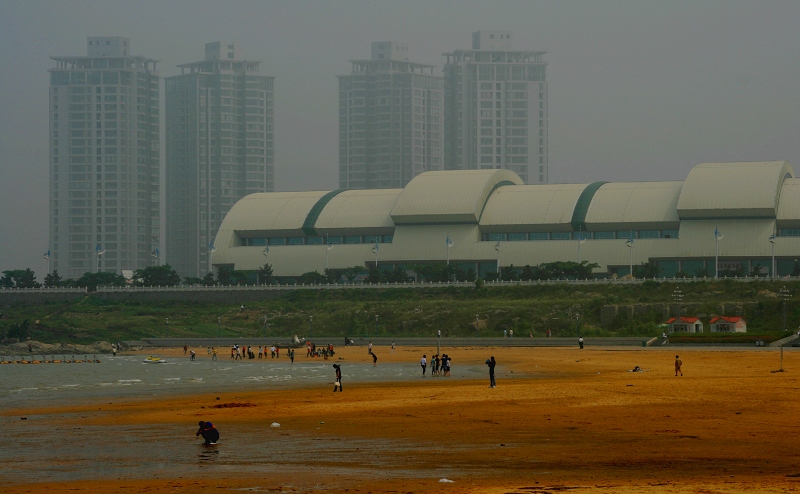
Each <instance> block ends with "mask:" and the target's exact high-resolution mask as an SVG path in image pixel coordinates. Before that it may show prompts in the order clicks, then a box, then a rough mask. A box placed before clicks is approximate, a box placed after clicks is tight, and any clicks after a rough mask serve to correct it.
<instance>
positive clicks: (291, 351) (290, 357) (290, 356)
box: [289, 348, 294, 363]
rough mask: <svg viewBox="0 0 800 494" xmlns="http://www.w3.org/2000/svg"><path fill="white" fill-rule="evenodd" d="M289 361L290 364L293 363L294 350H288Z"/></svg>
mask: <svg viewBox="0 0 800 494" xmlns="http://www.w3.org/2000/svg"><path fill="white" fill-rule="evenodd" d="M289 360H291V361H292V363H294V348H292V349H291V350H289Z"/></svg>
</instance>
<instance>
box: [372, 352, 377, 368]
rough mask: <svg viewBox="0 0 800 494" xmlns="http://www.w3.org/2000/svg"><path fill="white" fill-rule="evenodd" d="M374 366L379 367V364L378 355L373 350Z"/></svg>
mask: <svg viewBox="0 0 800 494" xmlns="http://www.w3.org/2000/svg"><path fill="white" fill-rule="evenodd" d="M372 366H373V367H377V366H378V356H377V355H375V352H372Z"/></svg>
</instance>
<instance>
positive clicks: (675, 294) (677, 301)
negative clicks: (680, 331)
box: [672, 288, 683, 319]
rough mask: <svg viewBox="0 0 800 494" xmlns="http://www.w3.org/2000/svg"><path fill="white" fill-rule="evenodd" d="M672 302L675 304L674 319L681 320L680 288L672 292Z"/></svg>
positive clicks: (681, 296)
mask: <svg viewBox="0 0 800 494" xmlns="http://www.w3.org/2000/svg"><path fill="white" fill-rule="evenodd" d="M672 301H673V302H675V318H676V319H680V318H681V302H682V301H683V292H681V289H680V288H675V291H674V292H672Z"/></svg>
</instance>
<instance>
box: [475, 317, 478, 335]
mask: <svg viewBox="0 0 800 494" xmlns="http://www.w3.org/2000/svg"><path fill="white" fill-rule="evenodd" d="M475 337H476V338H477V337H478V314H475Z"/></svg>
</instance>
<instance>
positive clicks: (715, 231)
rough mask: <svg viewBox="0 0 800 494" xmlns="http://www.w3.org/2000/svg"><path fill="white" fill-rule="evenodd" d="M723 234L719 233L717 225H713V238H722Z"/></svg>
mask: <svg viewBox="0 0 800 494" xmlns="http://www.w3.org/2000/svg"><path fill="white" fill-rule="evenodd" d="M724 236H725V235H723V234H721V233H720V232H719V227H715V228H714V239H716V240H722V237H724Z"/></svg>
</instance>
